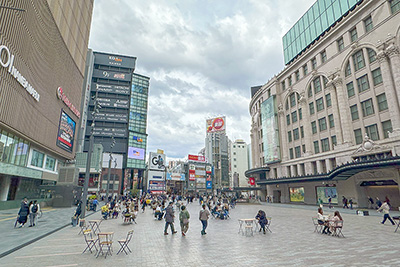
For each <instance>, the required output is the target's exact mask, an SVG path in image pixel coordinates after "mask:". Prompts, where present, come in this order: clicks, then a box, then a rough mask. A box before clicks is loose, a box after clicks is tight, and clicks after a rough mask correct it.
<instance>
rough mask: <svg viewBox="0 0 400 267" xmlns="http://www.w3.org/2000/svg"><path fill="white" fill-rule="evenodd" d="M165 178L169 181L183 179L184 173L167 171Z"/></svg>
mask: <svg viewBox="0 0 400 267" xmlns="http://www.w3.org/2000/svg"><path fill="white" fill-rule="evenodd" d="M167 180H170V181H185V174H182V173H169V172H168V173H167Z"/></svg>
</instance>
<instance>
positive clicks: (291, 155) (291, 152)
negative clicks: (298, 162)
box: [289, 148, 294, 159]
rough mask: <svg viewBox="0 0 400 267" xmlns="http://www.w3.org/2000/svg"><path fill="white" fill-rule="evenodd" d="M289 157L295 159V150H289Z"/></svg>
mask: <svg viewBox="0 0 400 267" xmlns="http://www.w3.org/2000/svg"><path fill="white" fill-rule="evenodd" d="M289 156H290V159H293V158H294V157H293V148H290V149H289Z"/></svg>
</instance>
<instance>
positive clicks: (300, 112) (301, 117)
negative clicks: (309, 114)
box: [299, 108, 303, 120]
mask: <svg viewBox="0 0 400 267" xmlns="http://www.w3.org/2000/svg"><path fill="white" fill-rule="evenodd" d="M302 119H303V112H302V110H301V108H299V120H302Z"/></svg>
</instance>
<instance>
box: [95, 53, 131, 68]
mask: <svg viewBox="0 0 400 267" xmlns="http://www.w3.org/2000/svg"><path fill="white" fill-rule="evenodd" d="M94 62H95V63H96V64H100V65H109V66H115V67H122V68H131V69H134V68H135V65H136V57H126V56H117V55H110V54H103V53H98V52H96V54H95V59H94Z"/></svg>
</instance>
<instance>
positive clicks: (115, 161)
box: [112, 158, 119, 196]
mask: <svg viewBox="0 0 400 267" xmlns="http://www.w3.org/2000/svg"><path fill="white" fill-rule="evenodd" d="M114 164H115V165H114V169H116V168H117V159H116V158H115V159H114ZM113 176H114V179H113V191H112V196H114V191H115V176H116V175H115V172H114V175H113ZM118 187H119V183H118ZM117 196H118V190H117Z"/></svg>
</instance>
